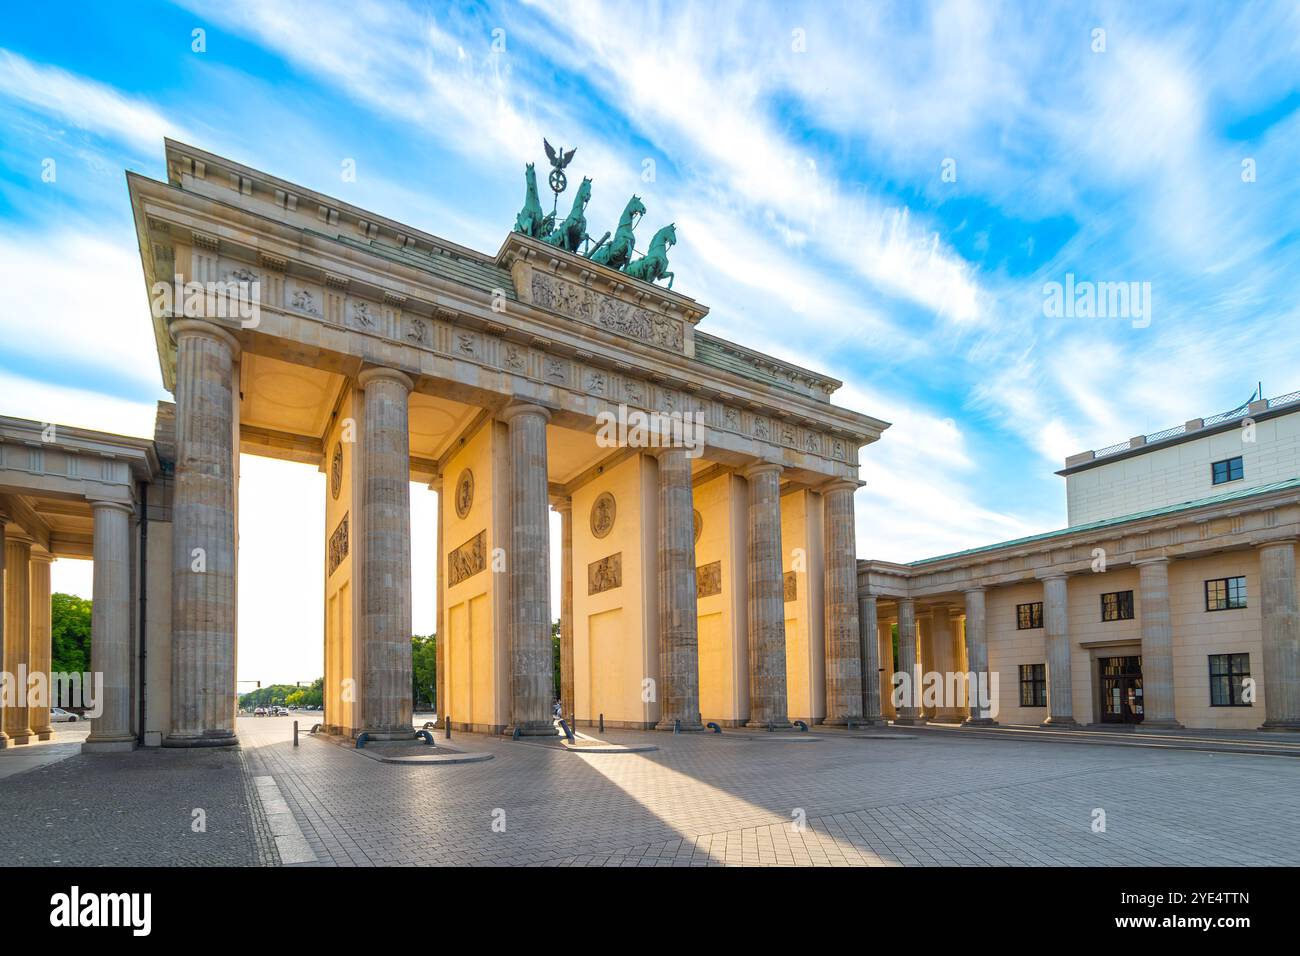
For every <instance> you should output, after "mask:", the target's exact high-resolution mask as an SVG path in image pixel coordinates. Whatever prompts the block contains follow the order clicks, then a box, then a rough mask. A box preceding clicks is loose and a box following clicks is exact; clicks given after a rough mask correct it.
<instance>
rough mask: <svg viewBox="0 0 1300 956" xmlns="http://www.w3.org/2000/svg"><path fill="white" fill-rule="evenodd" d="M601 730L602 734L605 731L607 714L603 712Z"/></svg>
mask: <svg viewBox="0 0 1300 956" xmlns="http://www.w3.org/2000/svg"><path fill="white" fill-rule="evenodd" d="M600 732H601V733H602V734H603V733H604V732H605V715H604V714H601V715H600Z"/></svg>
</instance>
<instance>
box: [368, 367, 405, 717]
mask: <svg viewBox="0 0 1300 956" xmlns="http://www.w3.org/2000/svg"><path fill="white" fill-rule="evenodd" d="M357 384H358V385H359V386H360V387H361V388H362V390H363V391H364V392H365V397H364V399H363V402H362V409H363V412H362V414H363V416H364V421H363V423H362V430H361V443H362V456H361V471H362V475H361V529H360V530H361V568H360V570H361V583H362V600H363V601H364V602H365V604H364V605H363V607H362V614H361V655H362V660H363V670H362V675H363V677H362V693H363V697H362V700H361V721H362V723H361V726H362V729H363V730H364V731H365V732H366V733H369V734H370V735H371V736H374V737H381V738H393V737H413V736H414V735H415V728H414V726H413V724H412V723H411V450H410V426H409V423H408V420H407V419H408V410H407V405H408V402H409V398H410V394H411V389H412V387H413V383H412V381H411V380H410V379H409V378H408V377H407V376H406V375H404V374H403V373H401V372H399V371H396V370H395V369H390V368H369V369H366V370H365V371H363V372H362V373H361V374H360V375H359V376H358V377H357Z"/></svg>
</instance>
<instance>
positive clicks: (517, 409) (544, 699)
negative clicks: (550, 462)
mask: <svg viewBox="0 0 1300 956" xmlns="http://www.w3.org/2000/svg"><path fill="white" fill-rule="evenodd" d="M501 418H502V420H504V421H505V422H506V424H507V425H509V427H510V485H511V498H510V501H511V508H510V514H511V529H510V554H509V555H507V557H506V567H507V568H508V569H509V573H510V621H511V638H510V669H511V680H510V686H511V701H512V703H511V707H512V716H511V723H512V727H513V729H515V730H518V731H519V733H520V734H522V735H525V736H553V735H554V734H555V723H554V717H553V716H552V709H551V708H552V702H553V700H554V698H555V669H554V664H553V663H552V658H551V574H550V570H551V568H550V566H551V553H550V531H551V524H550V514H549V509H548V506H547V500H548V498H547V465H546V423H547V422H549V421H550V420H551V414H550V412H548V411H547V410H546V409H545V408H542V407H541V406H540V405H525V404H521V405H511V406H510V407H509V408H507V409H506V410H505V411H504V412H503V413H502V415H501Z"/></svg>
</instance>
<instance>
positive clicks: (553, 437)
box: [546, 425, 714, 485]
mask: <svg viewBox="0 0 1300 956" xmlns="http://www.w3.org/2000/svg"><path fill="white" fill-rule="evenodd" d="M626 451H627V449H621V448H605V447H602V446H601V445H599V444H597V443H596V434H595V433H594V432H583V431H578V430H576V429H572V428H563V427H560V426H557V425H551V426H549V427H548V428H547V429H546V465H547V472H548V475H549V478H550V481H551V483H552V484H553V485H567V484H568V483H569V482H571V481H574V480H575V479H577V478H580V477H582V476H583V475H584V474H585V473H586V472H588V471H590V470H592V469H593V468H596V467H597V466H598V465H600V464H601V463H602V462H608V461H612V460H614V459H615V458H620V457H621V453H625V452H626ZM713 464H714V462H712V461H709V460H708V459H707V458H704V457H700V458H696V459H695V460H694V461H693V462H692V463H691V470H692V473H693V474H698V473H699V472H701V471H703V470H704V469H705V468H709V467H712V466H713ZM591 477H595V476H594V475H592V476H591ZM584 483H585V480H584Z"/></svg>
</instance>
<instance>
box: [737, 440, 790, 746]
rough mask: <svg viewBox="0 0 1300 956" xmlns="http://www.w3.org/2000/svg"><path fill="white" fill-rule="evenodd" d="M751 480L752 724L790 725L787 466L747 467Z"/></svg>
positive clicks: (747, 479)
mask: <svg viewBox="0 0 1300 956" xmlns="http://www.w3.org/2000/svg"><path fill="white" fill-rule="evenodd" d="M742 474H743V475H744V477H745V479H746V481H747V482H748V484H749V506H748V519H749V522H748V523H749V527H748V534H749V541H748V545H749V554H748V561H749V723H747V724H746V725H745V726H747V727H756V728H764V729H766V728H767V727H769V726H771V727H775V728H788V727H789V726H790V718H789V715H788V708H789V701H788V698H787V696H786V685H785V583H784V577H783V575H782V572H781V567H782V566H781V466H780V465H778V464H776V463H775V462H760V463H759V464H756V465H752V466H750V467H749V468H747V469H745V471H744V472H742Z"/></svg>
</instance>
